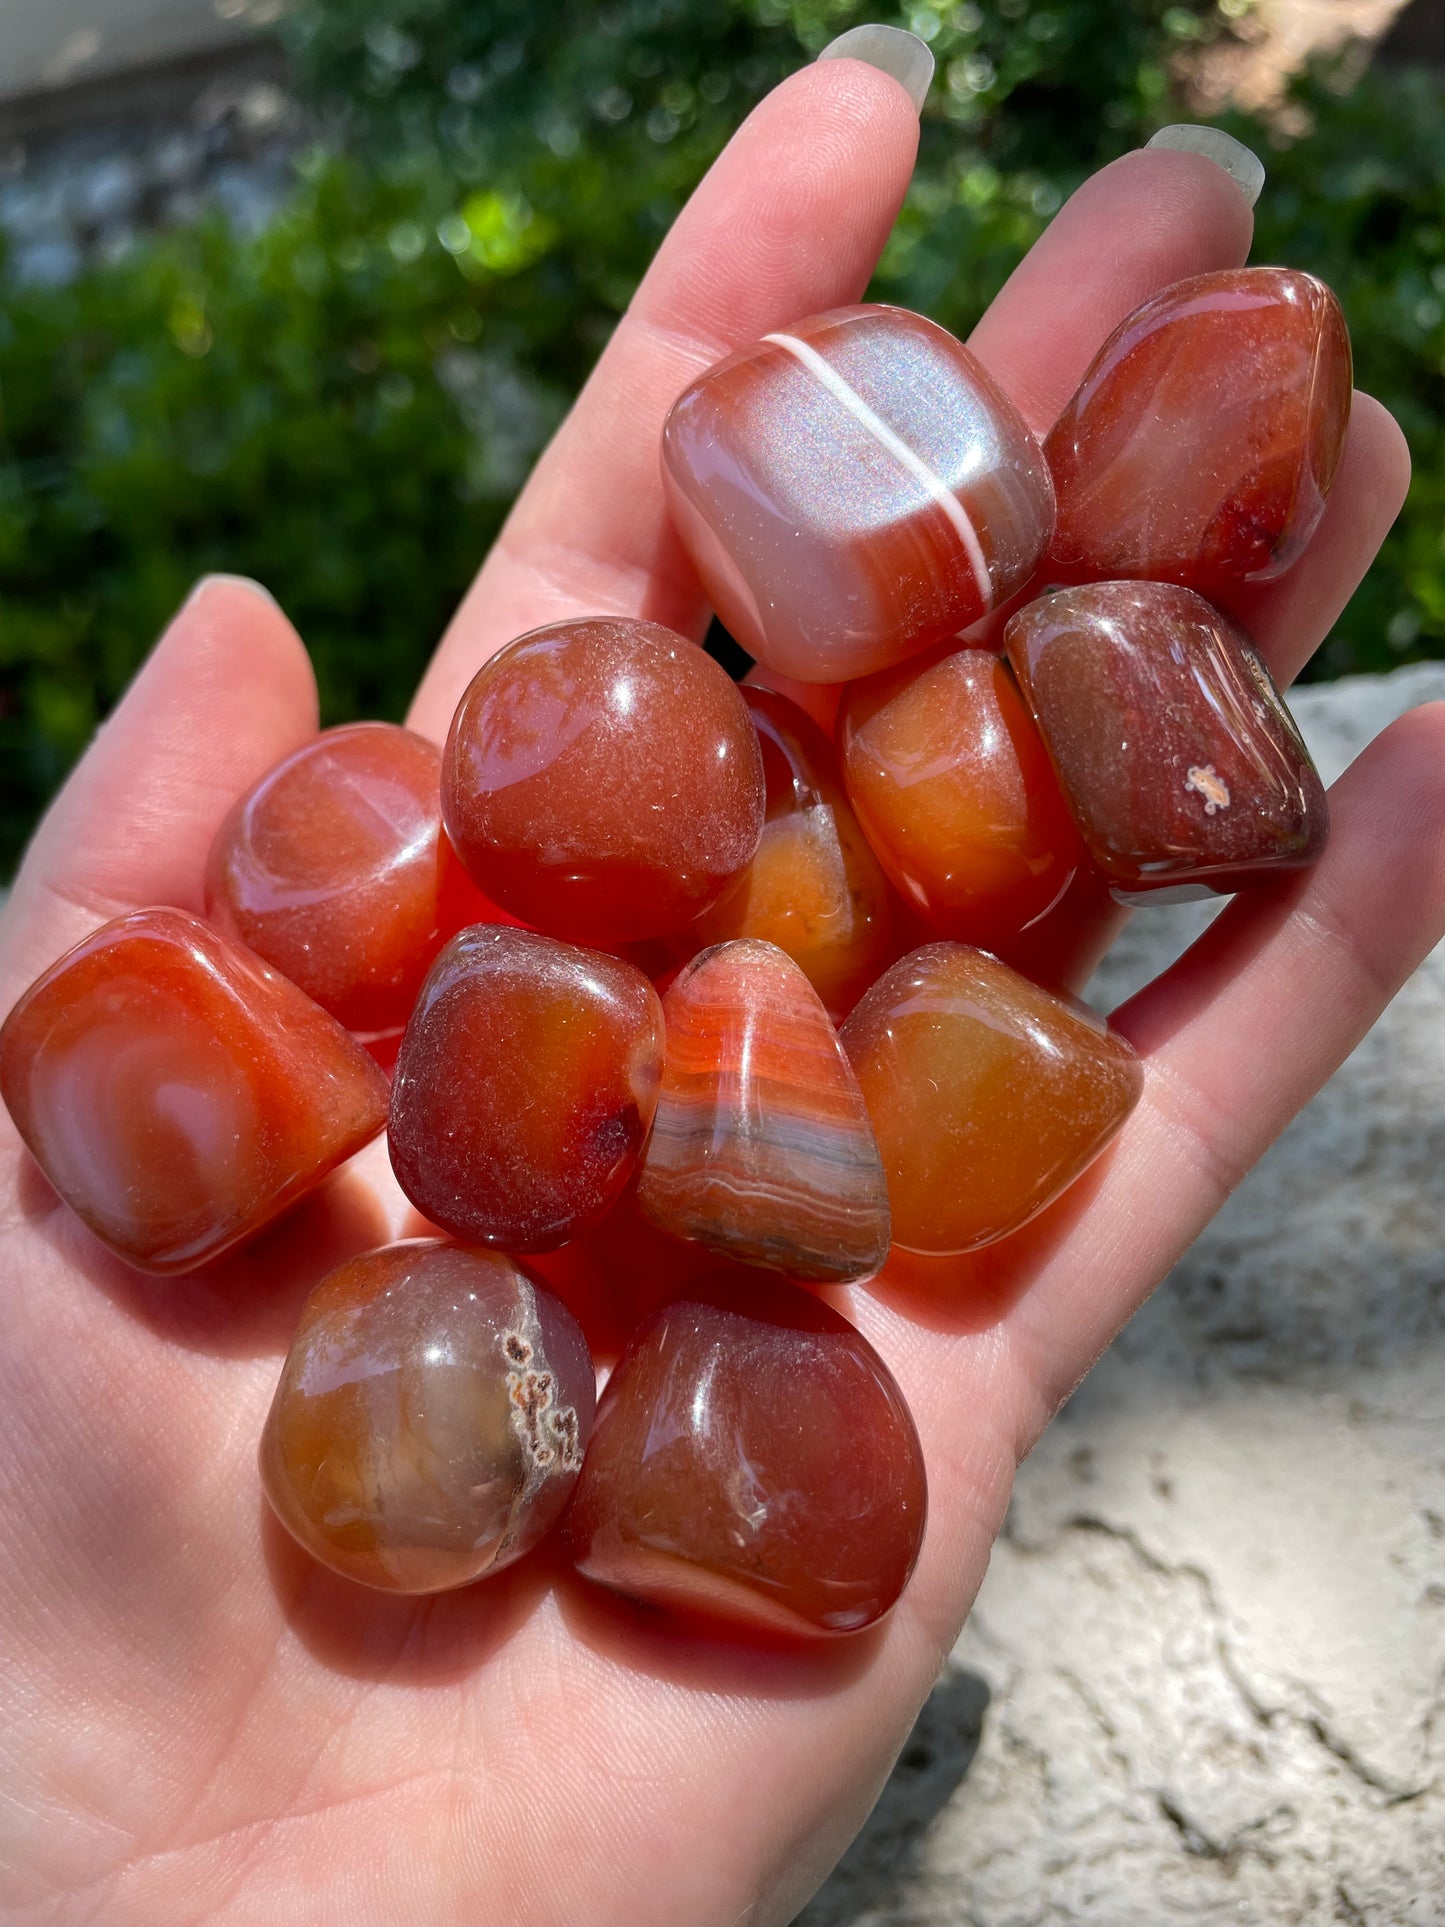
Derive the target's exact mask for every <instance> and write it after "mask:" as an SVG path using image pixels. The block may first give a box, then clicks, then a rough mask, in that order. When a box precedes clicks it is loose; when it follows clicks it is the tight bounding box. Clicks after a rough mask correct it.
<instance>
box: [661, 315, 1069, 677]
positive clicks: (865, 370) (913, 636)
mask: <svg viewBox="0 0 1445 1927" xmlns="http://www.w3.org/2000/svg"><path fill="white" fill-rule="evenodd" d="M662 450H663V453H662V468H663V480H664V484H665V486H666V489H667V495H668V503H669V507H670V509H671V513H672V517H673V520H674V522H675V524H676V526H677V528H678V531H679V533H680V534H681V537H682V540H683V542H684V544H685V545H686V546H687V548H688V550H689V552H690V554H691V556H692V559H693V562H694V565H695V566H696V568H697V570H698V573H699V575H700V576H701V578H702V582H703V586H704V587H705V588H706V590H707V592H708V595H709V597H710V598H711V601H712V604H713V607H714V608H715V609H716V610H717V612H718V614H719V615H720V616H721V617H722V619H723V621H724V622H725V623H726V624H727V626H728V628H729V629H730V630H731V631H732V633H733V635H735V636H736V637H737V639H738V641H739V642H740V643H741V644H742V645H743V647H744V648H745V649H747V650H749V651H750V652H751V653H752V654H753V655H754V656H756V657H757V659H758V660H759V661H760V662H763V663H766V664H767V665H768V666H769V667H770V668H772V669H775V670H778V671H779V672H781V673H782V674H783V675H786V676H793V677H796V678H797V679H798V680H799V681H800V682H845V681H847V680H848V679H849V678H851V677H853V676H862V675H867V674H868V673H869V672H870V671H871V670H874V669H881V668H884V667H885V666H886V665H887V664H889V663H893V662H898V661H901V660H902V659H903V658H904V657H905V656H911V655H913V654H914V653H915V652H916V651H918V650H920V649H926V648H928V647H929V645H930V644H932V643H936V642H941V641H942V640H943V639H944V638H945V637H947V636H951V635H954V634H956V633H957V631H958V630H960V629H963V628H966V627H967V626H968V625H969V624H970V623H972V622H975V621H977V620H978V618H979V617H980V616H982V615H985V614H986V613H987V612H988V611H989V610H990V609H991V608H993V607H994V606H995V604H998V603H1002V602H1004V601H1006V600H1007V598H1008V597H1009V596H1011V595H1012V594H1013V593H1014V591H1015V590H1017V589H1020V588H1022V587H1023V585H1024V583H1025V582H1027V580H1028V578H1029V577H1030V576H1031V575H1032V574H1033V572H1034V569H1035V567H1036V565H1037V564H1038V562H1039V560H1040V558H1041V557H1042V555H1043V553H1044V551H1045V549H1046V548H1047V546H1048V541H1049V536H1050V533H1051V531H1052V528H1053V514H1054V504H1053V489H1052V486H1051V484H1050V481H1049V474H1048V465H1047V463H1046V462H1045V461H1044V459H1043V455H1042V452H1041V450H1040V449H1039V447H1038V444H1037V443H1036V442H1035V441H1034V438H1033V436H1032V435H1031V434H1030V432H1029V428H1028V425H1027V423H1026V422H1025V421H1024V419H1023V417H1022V416H1021V415H1020V414H1019V412H1018V410H1017V409H1016V408H1015V407H1014V405H1013V403H1012V402H1011V401H1010V400H1009V398H1008V396H1007V395H1005V394H1004V392H1003V390H1002V389H1001V388H1000V387H999V386H998V384H997V382H995V381H994V379H993V377H992V376H991V375H990V374H989V373H988V371H987V370H986V369H985V368H984V366H983V364H982V363H981V362H979V361H977V360H976V359H975V358H974V356H973V355H972V354H970V353H969V351H968V349H967V348H965V347H964V346H963V344H962V343H961V342H958V341H955V340H954V338H953V336H952V335H950V334H947V333H945V331H944V330H943V329H942V328H940V327H938V326H937V325H936V324H935V323H933V322H931V321H926V320H925V319H924V318H923V317H922V316H921V315H916V314H909V313H907V312H906V311H905V310H904V309H902V308H890V307H856V308H838V309H835V310H834V311H833V312H831V313H829V314H822V315H814V316H812V317H811V318H810V319H808V320H805V321H799V322H798V323H796V324H795V325H794V326H793V327H790V328H787V329H784V330H781V331H779V332H778V333H776V334H770V335H765V336H764V337H763V339H762V340H761V341H758V342H754V343H753V344H752V346H750V347H747V348H744V349H742V350H741V351H740V352H739V353H737V354H734V355H731V356H729V357H728V359H727V360H726V361H722V362H720V363H719V364H718V365H717V367H715V368H712V369H709V371H708V372H707V373H706V374H705V375H703V376H701V377H700V379H698V380H697V381H695V382H694V383H693V384H692V386H691V387H690V388H688V389H687V390H686V391H685V392H684V393H683V394H682V395H681V396H680V397H679V399H678V400H677V401H676V402H675V403H674V405H673V408H672V411H671V413H670V414H669V415H668V418H667V421H666V424H665V425H664V429H663V443H662Z"/></svg>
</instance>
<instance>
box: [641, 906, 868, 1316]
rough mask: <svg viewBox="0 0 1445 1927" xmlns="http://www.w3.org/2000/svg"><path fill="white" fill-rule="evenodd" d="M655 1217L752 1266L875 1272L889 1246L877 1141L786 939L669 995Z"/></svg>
mask: <svg viewBox="0 0 1445 1927" xmlns="http://www.w3.org/2000/svg"><path fill="white" fill-rule="evenodd" d="M663 1011H664V1014H665V1016H666V1019H667V1058H666V1062H665V1065H664V1068H663V1076H662V1089H661V1092H660V1093H659V1096H658V1103H657V1115H656V1118H655V1119H654V1121H653V1127H652V1136H651V1138H650V1140H649V1141H648V1146H647V1150H646V1153H645V1154H644V1157H643V1161H642V1170H641V1174H640V1176H639V1178H638V1183H637V1202H638V1205H639V1208H640V1209H641V1211H642V1212H643V1215H644V1216H645V1217H648V1218H650V1219H651V1220H652V1222H653V1223H654V1224H656V1225H659V1226H661V1228H662V1229H663V1230H664V1231H670V1232H671V1233H672V1234H673V1236H674V1237H678V1238H688V1239H692V1240H693V1241H695V1242H696V1243H698V1244H703V1245H706V1246H708V1247H709V1248H710V1249H711V1250H713V1251H718V1252H721V1253H723V1254H724V1255H725V1256H727V1257H730V1258H736V1259H738V1260H740V1261H741V1262H742V1263H744V1264H751V1265H765V1266H768V1267H770V1268H771V1269H773V1270H775V1271H785V1272H790V1273H791V1274H792V1275H793V1276H794V1277H797V1278H815V1279H848V1278H866V1277H867V1276H868V1275H869V1274H870V1273H872V1272H874V1271H876V1270H877V1269H878V1267H879V1266H880V1265H881V1264H882V1262H883V1259H884V1257H885V1256H886V1255H887V1251H888V1196H887V1189H886V1186H885V1183H884V1178H883V1167H882V1165H881V1163H880V1162H879V1158H878V1146H877V1145H876V1144H875V1143H874V1140H873V1132H872V1129H871V1128H870V1126H869V1123H868V1113H867V1111H866V1110H865V1109H864V1105H863V1099H862V1097H861V1096H860V1095H859V1092H858V1086H857V1083H856V1082H855V1080H854V1077H853V1073H852V1071H851V1070H850V1069H849V1068H848V1060H847V1058H846V1057H845V1056H844V1055H843V1051H842V1047H841V1046H840V1044H839V1042H838V1035H837V1032H836V1031H835V1030H834V1029H833V1025H832V1023H831V1022H830V1020H829V1017H828V1013H827V1011H826V1010H824V1008H823V1006H822V1003H821V1002H820V1001H819V998H818V993H817V991H815V990H814V989H813V986H812V985H811V984H810V983H809V982H808V980H807V978H806V977H805V976H804V975H803V973H802V971H801V970H800V969H799V968H798V966H797V965H796V964H795V963H794V962H793V960H792V959H791V957H786V956H784V954H783V952H782V951H781V950H779V949H778V948H777V947H776V946H775V945H774V944H770V943H760V942H758V941H757V940H755V939H752V938H740V939H738V940H737V941H736V942H734V943H724V944H719V945H718V946H717V947H716V948H715V949H712V950H705V951H704V952H703V953H702V955H701V956H700V957H698V958H696V959H695V960H694V961H693V962H692V963H691V964H689V965H688V967H687V968H686V969H685V970H684V971H683V972H682V973H681V974H680V975H679V976H678V978H677V980H676V981H675V982H674V983H673V985H672V986H671V988H670V989H669V990H668V992H667V995H666V997H665V999H664V1001H663Z"/></svg>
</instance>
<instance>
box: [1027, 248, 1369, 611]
mask: <svg viewBox="0 0 1445 1927" xmlns="http://www.w3.org/2000/svg"><path fill="white" fill-rule="evenodd" d="M1350 378H1351V374H1350V338H1349V335H1348V333H1347V332H1346V329H1345V318H1344V316H1343V315H1342V314H1341V312H1340V304H1339V302H1338V301H1337V300H1336V299H1335V297H1334V295H1333V294H1331V292H1330V290H1329V289H1328V288H1327V287H1326V286H1325V285H1324V283H1323V282H1321V281H1316V280H1315V279H1314V278H1313V277H1312V276H1311V275H1308V274H1300V273H1298V272H1296V270H1295V269H1293V268H1225V269H1221V270H1219V271H1217V272H1215V273H1212V274H1199V275H1195V276H1194V277H1193V278H1192V279H1191V280H1188V281H1180V282H1177V283H1176V284H1175V285H1174V286H1173V287H1171V288H1165V289H1164V290H1163V291H1162V292H1161V293H1159V294H1156V295H1154V296H1152V297H1151V298H1150V299H1149V300H1148V301H1146V302H1145V303H1144V305H1143V306H1142V307H1141V308H1138V309H1136V310H1135V312H1134V313H1133V314H1132V315H1130V316H1129V318H1128V320H1127V321H1125V322H1124V323H1122V325H1121V326H1120V327H1118V328H1117V329H1115V331H1114V333H1113V334H1112V335H1110V337H1109V339H1108V340H1107V341H1106V342H1105V343H1104V345H1103V347H1102V348H1101V349H1100V350H1099V352H1098V354H1097V355H1096V356H1095V357H1094V360H1093V362H1092V364H1091V365H1090V367H1089V370H1088V373H1087V374H1086V375H1085V376H1084V379H1083V381H1082V382H1081V383H1080V385H1079V389H1078V392H1077V393H1076V394H1075V396H1074V398H1073V400H1072V401H1071V402H1070V403H1069V405H1068V407H1067V408H1066V409H1065V410H1064V412H1063V414H1062V415H1061V416H1060V417H1059V420H1058V421H1057V423H1056V424H1055V425H1054V428H1053V430H1052V432H1051V433H1050V435H1049V438H1048V442H1047V444H1046V452H1047V454H1048V459H1049V466H1050V468H1051V470H1052V471H1053V477H1054V487H1055V490H1056V492H1057V495H1058V521H1057V524H1056V526H1055V530H1054V540H1053V545H1052V548H1051V550H1050V556H1049V568H1050V571H1051V573H1053V574H1054V575H1055V577H1056V578H1060V579H1062V580H1064V581H1086V580H1091V579H1096V578H1099V577H1103V576H1142V577H1144V578H1146V579H1148V580H1150V581H1158V582H1178V583H1182V584H1183V585H1184V586H1185V587H1187V588H1192V589H1199V590H1202V591H1203V592H1204V593H1205V594H1206V595H1208V594H1212V593H1217V592H1219V591H1221V590H1225V589H1227V587H1228V585H1230V584H1231V583H1236V582H1263V581H1266V580H1268V579H1269V578H1270V577H1272V576H1277V575H1280V574H1282V573H1283V571H1284V570H1285V569H1287V568H1288V567H1289V565H1290V563H1291V562H1293V561H1294V559H1295V558H1296V556H1298V555H1299V553H1300V551H1301V550H1302V549H1303V548H1304V546H1305V544H1306V542H1308V541H1309V539H1310V536H1311V535H1312V534H1313V533H1314V531H1315V528H1316V526H1317V524H1318V522H1319V519H1320V517H1321V515H1323V513H1324V509H1325V499H1326V497H1327V496H1328V494H1329V492H1330V485H1331V483H1332V482H1333V481H1334V477H1335V469H1336V467H1337V466H1338V464H1339V458H1340V450H1341V448H1342V447H1343V445H1344V439H1345V429H1346V427H1347V426H1348V424H1349V419H1350V396H1351V389H1350Z"/></svg>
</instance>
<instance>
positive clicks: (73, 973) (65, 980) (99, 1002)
mask: <svg viewBox="0 0 1445 1927" xmlns="http://www.w3.org/2000/svg"><path fill="white" fill-rule="evenodd" d="M0 1095H3V1097H4V1099H5V1103H6V1106H7V1107H8V1109H9V1112H10V1115H11V1117H12V1118H13V1119H14V1120H15V1126H16V1129H17V1130H18V1131H19V1132H20V1135H21V1137H23V1138H24V1140H25V1142H26V1144H27V1145H29V1147H30V1150H31V1153H32V1154H33V1156H34V1158H35V1161H36V1162H37V1164H39V1166H40V1168H41V1170H42V1171H44V1173H45V1175H46V1177H47V1178H49V1180H50V1182H51V1183H52V1184H53V1185H54V1186H55V1189H56V1190H57V1191H58V1192H59V1193H60V1195H61V1197H62V1198H64V1200H65V1202H66V1203H67V1204H68V1205H69V1206H70V1207H71V1209H72V1210H73V1211H74V1212H75V1213H76V1214H77V1216H78V1217H80V1218H82V1219H83V1220H84V1221H85V1223H86V1224H87V1225H89V1226H90V1229H91V1230H92V1231H93V1232H94V1233H95V1235H96V1236H97V1237H98V1238H101V1239H103V1240H104V1242H105V1243H106V1244H107V1245H109V1246H110V1248H111V1250H112V1251H114V1252H117V1253H118V1254H119V1255H120V1256H121V1257H122V1258H124V1259H126V1260H127V1261H128V1262H129V1263H130V1264H133V1265H139V1266H140V1267H141V1268H142V1269H144V1270H147V1271H159V1272H174V1271H191V1270H193V1269H194V1268H195V1267H196V1266H197V1265H201V1264H204V1263H205V1262H206V1260H207V1259H209V1258H214V1257H216V1256H218V1255H219V1254H220V1253H221V1252H223V1251H226V1250H228V1249H229V1248H230V1247H231V1246H233V1245H236V1244H239V1243H240V1242H241V1240H242V1239H244V1238H249V1237H250V1236H252V1234H253V1233H255V1232H257V1231H259V1230H260V1229H261V1228H262V1226H263V1225H266V1224H269V1223H270V1221H271V1220H272V1219H273V1218H275V1217H277V1216H278V1215H279V1214H280V1213H281V1212H282V1211H284V1210H285V1209H286V1208H287V1206H288V1205H291V1204H294V1203H295V1202H296V1200H297V1199H298V1198H301V1197H304V1196H305V1195H306V1193H307V1192H308V1191H311V1190H313V1189H314V1188H315V1187H316V1186H317V1185H318V1184H320V1182H321V1181H322V1179H323V1178H324V1177H326V1176H327V1174H328V1173H329V1172H330V1171H332V1170H334V1169H335V1167H336V1166H337V1165H338V1164H340V1163H341V1162H342V1161H343V1159H345V1158H349V1157H350V1156H351V1154H352V1152H353V1151H359V1150H360V1149H361V1147H362V1145H363V1144H365V1143H366V1142H367V1141H368V1140H369V1139H370V1138H373V1137H375V1136H376V1133H377V1132H378V1131H379V1130H380V1129H381V1127H382V1124H383V1123H384V1122H385V1119H386V1079H385V1077H384V1076H383V1075H382V1073H381V1072H380V1071H379V1070H378V1069H377V1068H376V1066H375V1064H373V1063H372V1061H371V1059H370V1058H369V1057H368V1056H367V1054H366V1052H365V1051H364V1050H363V1049H362V1048H361V1046H360V1045H359V1044H358V1043H357V1042H356V1041H355V1040H354V1039H353V1038H351V1037H349V1036H348V1035H347V1034H346V1032H345V1031H344V1030H343V1029H342V1028H341V1026H340V1025H339V1024H338V1023H337V1022H336V1021H335V1019H334V1018H332V1017H328V1016H327V1014H326V1012H325V1011H324V1010H322V1009H320V1008H319V1006H317V1005H316V1004H314V1003H312V1001H311V999H310V998H309V997H306V996H304V995H303V994H302V992H301V991H299V990H298V989H297V988H296V986H295V985H294V984H292V983H289V982H288V981H287V980H286V979H285V978H284V977H281V976H278V975H277V973H276V972H275V971H273V970H270V969H268V968H267V966H266V965H265V964H263V963H261V962H259V961H258V960H257V959H256V958H255V957H253V956H251V955H250V954H249V953H248V952H247V951H245V950H243V949H241V947H240V946H239V945H238V944H234V943H232V942H231V941H230V940H229V938H226V937H223V936H222V935H221V934H220V932H219V931H216V930H212V929H211V928H210V927H209V925H207V924H204V923H202V922H201V920H200V919H199V918H198V917H192V916H187V915H185V914H184V913H183V912H182V911H179V910H137V911H134V912H132V913H131V915H129V916H125V917H117V918H116V920H115V921H114V922H113V923H107V924H105V925H103V926H102V927H101V928H100V929H99V930H97V931H95V932H94V933H93V934H92V935H91V936H89V937H87V938H86V939H85V940H84V942H82V943H79V944H77V945H76V947H75V948H74V949H73V950H72V951H70V952H69V953H68V954H67V955H66V956H64V957H62V958H61V959H60V961H59V963H57V964H54V965H52V967H51V968H50V969H49V970H47V971H46V972H45V974H44V975H43V976H42V977H40V978H38V979H37V981H36V982H35V983H34V984H32V985H31V987H30V989H29V990H27V991H26V993H25V995H24V996H23V997H22V998H21V999H20V1001H19V1003H18V1004H16V1006H15V1008H14V1009H13V1010H12V1011H11V1013H10V1015H9V1016H8V1017H7V1018H6V1020H5V1025H4V1028H3V1029H0Z"/></svg>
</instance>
